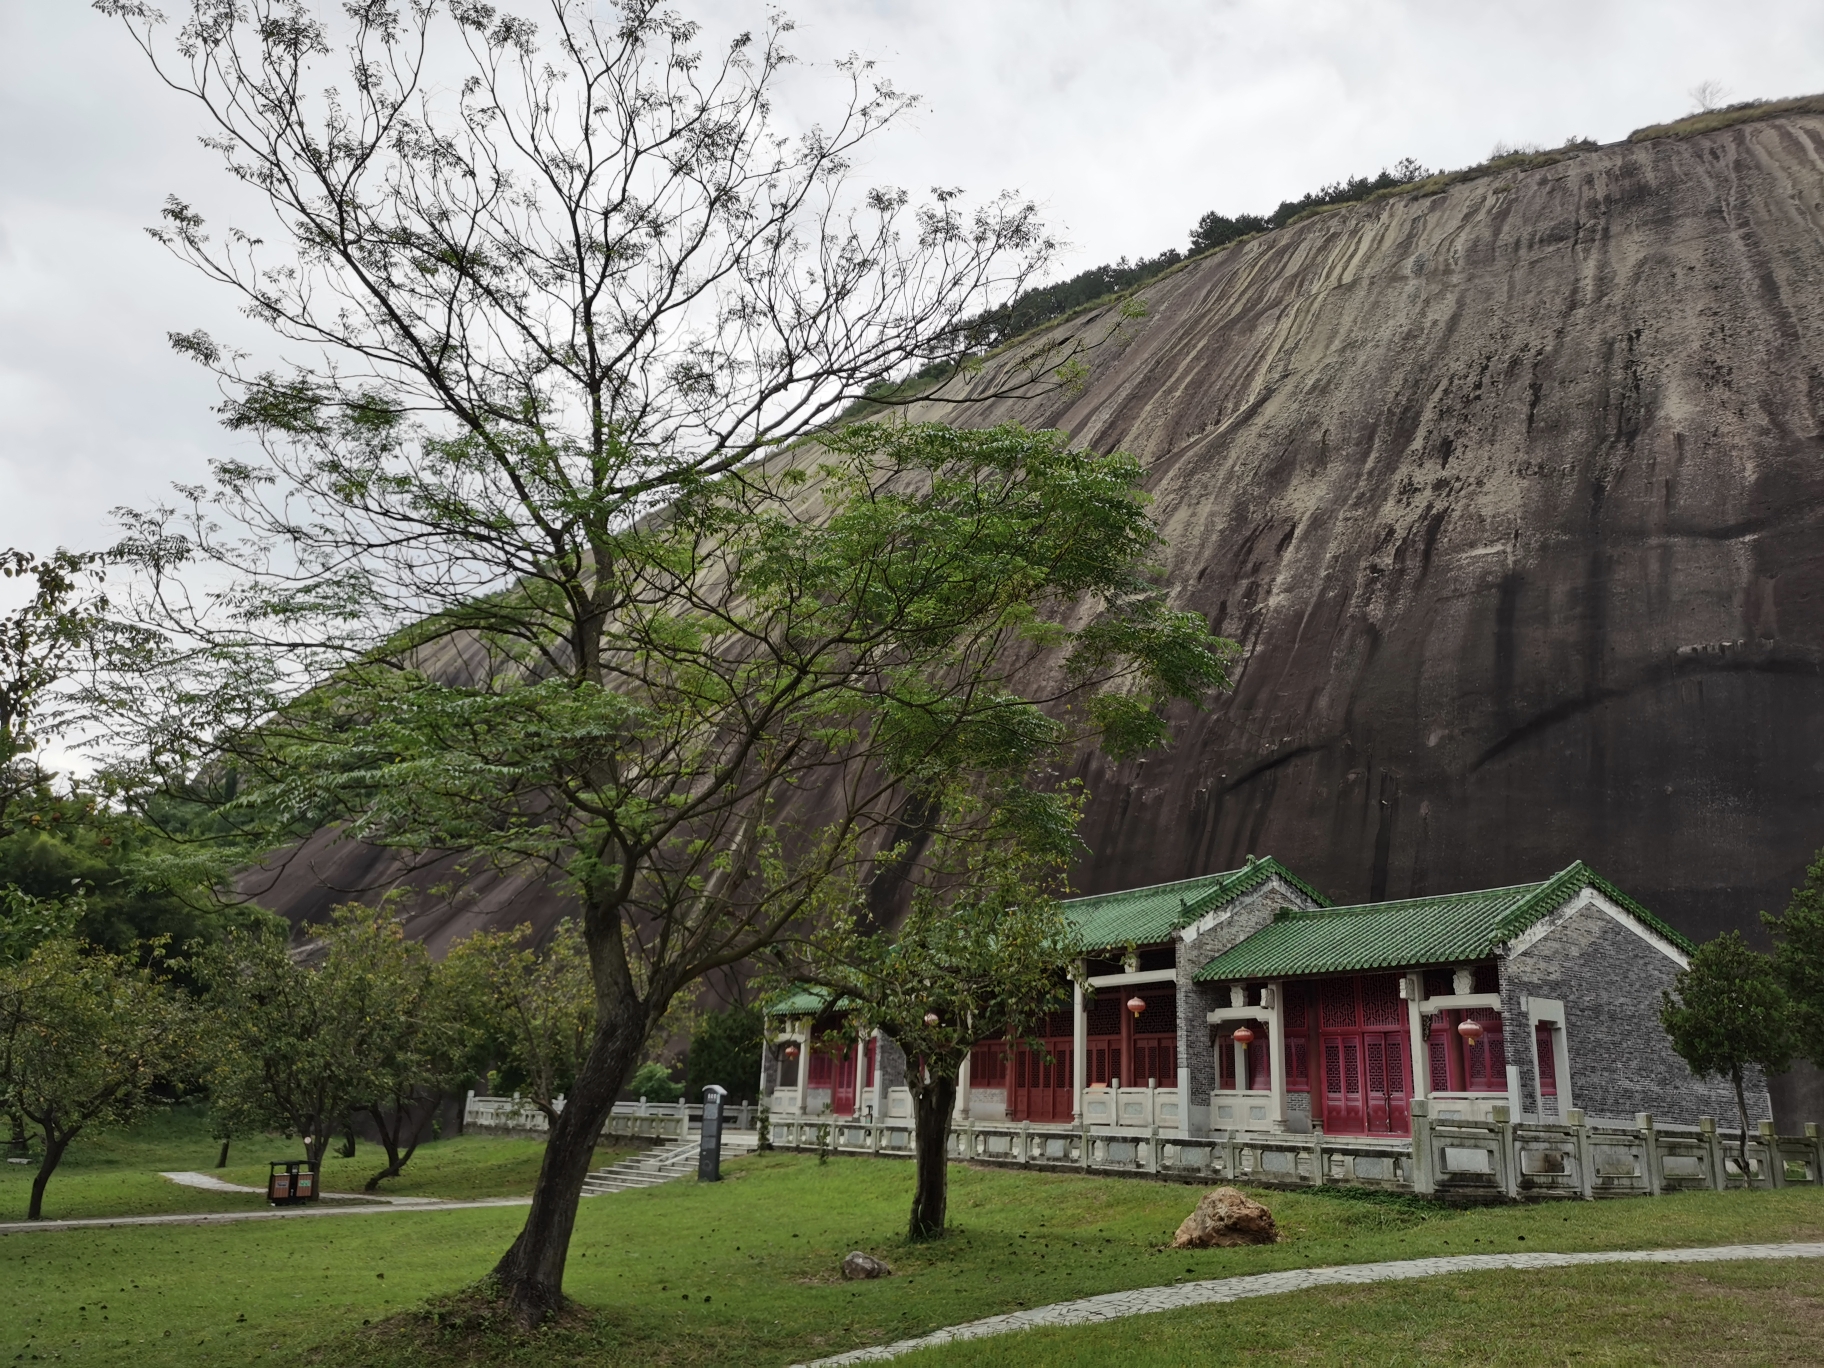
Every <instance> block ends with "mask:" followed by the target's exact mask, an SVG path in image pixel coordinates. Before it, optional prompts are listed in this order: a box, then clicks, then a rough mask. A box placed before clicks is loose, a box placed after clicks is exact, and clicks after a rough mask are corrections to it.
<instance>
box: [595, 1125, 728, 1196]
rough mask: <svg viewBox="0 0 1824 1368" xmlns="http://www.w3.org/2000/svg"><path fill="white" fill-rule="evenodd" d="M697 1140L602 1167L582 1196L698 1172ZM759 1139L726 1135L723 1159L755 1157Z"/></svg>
mask: <svg viewBox="0 0 1824 1368" xmlns="http://www.w3.org/2000/svg"><path fill="white" fill-rule="evenodd" d="M697 1145H698V1142H697V1141H696V1140H691V1141H689V1142H687V1143H685V1144H681V1145H678V1144H671V1145H657V1146H655V1147H653V1148H652V1149H649V1150H647V1151H646V1152H645V1153H644V1154H641V1155H637V1156H635V1157H634V1158H632V1159H623V1160H621V1161H620V1162H619V1163H615V1164H609V1165H608V1166H607V1167H605V1168H599V1169H596V1170H594V1171H593V1172H592V1173H590V1174H589V1175H588V1176H587V1177H586V1178H584V1179H583V1196H585V1197H600V1196H603V1195H605V1194H607V1193H610V1192H629V1191H632V1190H633V1189H635V1188H648V1187H657V1186H658V1185H659V1184H660V1183H669V1182H671V1181H672V1180H673V1179H675V1178H682V1177H684V1176H685V1175H687V1174H693V1173H695V1172H696V1171H697V1152H698V1151H697ZM758 1145H759V1137H758V1136H756V1135H755V1134H753V1133H752V1132H751V1131H750V1132H742V1131H736V1132H734V1133H732V1134H729V1133H724V1135H723V1137H722V1157H723V1158H724V1159H728V1158H732V1157H735V1156H738V1155H742V1154H752V1153H753V1152H754V1150H755V1149H756V1148H758Z"/></svg>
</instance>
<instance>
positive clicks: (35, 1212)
mask: <svg viewBox="0 0 1824 1368" xmlns="http://www.w3.org/2000/svg"><path fill="white" fill-rule="evenodd" d="M144 958H146V959H147V960H148V961H149V962H147V963H135V962H134V960H133V959H130V958H127V957H124V956H119V955H111V954H108V953H106V952H104V951H98V950H94V949H92V948H89V947H84V946H82V945H80V944H78V943H77V942H76V941H74V940H72V939H69V938H67V937H57V938H54V939H51V940H46V941H44V942H42V943H40V944H39V945H38V946H37V947H36V948H35V949H34V950H33V951H32V952H31V954H29V955H28V956H27V957H26V958H25V959H24V960H22V961H19V962H16V963H13V964H10V965H5V966H0V1089H4V1093H5V1101H6V1105H7V1107H8V1108H9V1109H10V1110H12V1111H14V1112H15V1113H17V1114H18V1115H21V1116H24V1117H25V1118H27V1119H28V1120H29V1121H30V1122H31V1123H32V1125H33V1126H35V1127H36V1128H37V1129H38V1131H39V1133H40V1134H41V1135H42V1136H43V1139H44V1157H43V1160H42V1161H41V1162H40V1164H39V1166H38V1172H37V1174H36V1175H35V1176H34V1177H33V1179H32V1195H31V1205H30V1207H29V1209H28V1210H27V1212H26V1216H27V1219H28V1220H33V1221H36V1220H39V1219H40V1218H42V1217H43V1215H44V1190H45V1185H46V1184H47V1183H49V1182H50V1179H51V1175H52V1173H54V1172H55V1171H56V1169H57V1165H58V1164H59V1163H60V1162H62V1159H63V1156H64V1152H65V1150H67V1149H68V1148H69V1144H70V1142H71V1141H72V1140H74V1139H75V1138H76V1137H77V1136H78V1135H80V1134H82V1133H83V1132H84V1131H87V1130H97V1129H101V1128H103V1127H110V1126H126V1125H130V1124H132V1122H134V1121H135V1120H137V1119H138V1118H139V1117H140V1116H141V1115H143V1114H144V1113H145V1112H146V1110H147V1109H148V1108H150V1107H152V1106H154V1105H156V1104H157V1102H158V1101H159V1100H160V1099H161V1096H164V1095H168V1093H167V1094H161V1093H160V1092H159V1091H157V1088H158V1087H159V1085H164V1086H165V1088H166V1089H167V1090H168V1089H170V1088H173V1087H175V1088H182V1087H183V1086H185V1085H186V1084H187V1083H189V1082H190V1081H191V1080H192V1079H193V1078H194V1076H195V1073H196V1049H197V1023H196V1019H195V1013H194V1010H193V1009H192V1007H191V1005H190V1003H189V1001H188V999H187V998H186V997H185V996H184V995H183V994H181V993H179V992H178V991H176V990H175V989H174V988H173V987H172V986H171V984H170V983H168V982H167V981H166V980H165V978H164V977H163V975H162V974H161V972H160V970H161V968H162V966H161V965H160V963H159V961H158V957H157V953H156V948H155V947H154V948H153V951H152V953H151V954H149V955H148V956H145V957H144Z"/></svg>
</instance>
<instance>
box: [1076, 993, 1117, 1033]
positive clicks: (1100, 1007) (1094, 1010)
mask: <svg viewBox="0 0 1824 1368" xmlns="http://www.w3.org/2000/svg"><path fill="white" fill-rule="evenodd" d="M1084 1015H1085V1016H1087V1017H1088V1019H1089V1034H1091V1035H1092V1036H1112V1035H1120V1034H1121V990H1120V989H1119V988H1103V989H1100V990H1098V991H1097V993H1096V995H1095V997H1093V998H1091V999H1090V1001H1089V1006H1088V1009H1087V1011H1086V1012H1085V1014H1084Z"/></svg>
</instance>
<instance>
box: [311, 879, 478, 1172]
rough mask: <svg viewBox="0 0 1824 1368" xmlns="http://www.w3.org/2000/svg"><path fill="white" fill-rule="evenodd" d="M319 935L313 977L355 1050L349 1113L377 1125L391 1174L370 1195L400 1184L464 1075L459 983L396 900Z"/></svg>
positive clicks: (337, 920)
mask: <svg viewBox="0 0 1824 1368" xmlns="http://www.w3.org/2000/svg"><path fill="white" fill-rule="evenodd" d="M314 929H315V930H316V931H317V932H318V933H319V947H320V953H321V960H320V962H319V963H318V965H317V967H316V968H315V969H314V970H313V971H312V972H313V973H314V975H315V976H316V978H317V980H318V986H319V987H320V988H321V989H322V990H323V997H324V999H325V1000H326V1001H327V1002H328V1003H329V1005H330V1012H331V1015H332V1017H333V1019H334V1021H335V1023H336V1031H337V1033H338V1035H339V1036H341V1037H343V1038H344V1039H347V1040H348V1041H350V1042H352V1043H354V1044H355V1045H356V1048H357V1057H356V1058H355V1059H354V1060H353V1070H354V1072H355V1074H356V1076H357V1078H358V1079H359V1082H358V1084H357V1086H356V1088H355V1090H354V1093H353V1100H352V1110H353V1111H355V1112H358V1113H362V1114H365V1115H366V1116H367V1117H368V1119H369V1120H370V1121H372V1123H373V1126H374V1130H375V1132H376V1133H377V1134H378V1135H379V1137H380V1143H381V1146H382V1147H383V1148H384V1149H385V1151H386V1166H385V1167H384V1168H382V1169H381V1170H380V1171H379V1172H378V1173H375V1174H374V1175H373V1176H371V1177H370V1178H368V1180H367V1183H366V1191H368V1192H374V1191H377V1190H378V1188H379V1186H380V1184H381V1182H382V1181H384V1180H385V1179H387V1178H394V1177H397V1176H398V1175H399V1173H400V1172H401V1171H402V1170H403V1169H404V1168H405V1166H406V1164H407V1163H408V1162H410V1160H411V1157H412V1155H413V1154H414V1153H415V1152H416V1151H417V1148H418V1136H419V1135H420V1134H421V1133H422V1132H423V1130H424V1127H425V1126H426V1124H427V1123H428V1122H429V1121H430V1119H431V1118H432V1117H433V1116H434V1115H435V1114H436V1111H437V1108H438V1106H439V1105H441V1103H442V1101H443V1099H444V1098H445V1097H446V1096H447V1095H448V1094H449V1092H450V1091H451V1090H452V1089H454V1088H455V1087H456V1086H457V1085H458V1083H459V1082H460V1081H461V1079H462V1078H463V1077H464V1075H465V1068H464V1062H465V1061H464V1059H463V1055H464V1048H463V1047H464V1044H465V1037H464V1031H463V1021H462V1014H461V1008H460V1004H459V1003H458V1002H457V1001H455V1000H454V998H455V995H454V993H453V992H452V991H451V990H452V987H453V986H454V984H453V978H452V976H451V975H449V974H447V973H446V972H445V971H444V970H443V969H442V967H441V966H438V965H435V964H433V963H432V962H431V957H430V955H429V954H428V953H427V952H426V950H425V948H424V946H423V944H422V943H420V942H418V941H414V940H409V939H407V938H406V935H405V928H404V926H403V924H402V923H401V922H400V920H399V918H398V917H396V916H395V915H394V914H393V911H392V907H391V902H390V900H387V901H383V902H382V903H381V905H380V906H378V907H366V906H363V905H361V904H359V903H355V904H350V905H348V906H345V907H339V908H337V909H336V910H335V912H334V913H333V914H332V917H331V921H330V924H329V925H328V926H326V927H318V928H314Z"/></svg>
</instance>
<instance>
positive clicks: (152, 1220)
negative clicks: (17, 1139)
mask: <svg viewBox="0 0 1824 1368" xmlns="http://www.w3.org/2000/svg"><path fill="white" fill-rule="evenodd" d="M531 1205H532V1199H531V1198H530V1197H481V1198H477V1199H476V1200H474V1201H469V1202H439V1201H436V1200H434V1199H426V1200H423V1201H417V1200H414V1201H411V1202H397V1201H395V1202H360V1203H353V1202H351V1203H349V1204H348V1205H347V1206H328V1207H320V1206H295V1207H267V1208H264V1209H261V1210H256V1211H208V1212H197V1213H192V1214H190V1215H173V1216H91V1217H88V1218H86V1219H83V1220H78V1221H7V1222H5V1223H0V1235H17V1234H21V1233H23V1232H25V1231H28V1230H84V1229H87V1228H88V1227H90V1226H145V1225H164V1226H170V1225H225V1224H227V1223H229V1222H232V1221H306V1220H309V1219H310V1218H311V1217H313V1216H375V1215H379V1216H384V1215H387V1214H389V1213H391V1212H395V1211H465V1210H467V1209H469V1208H471V1207H506V1206H531Z"/></svg>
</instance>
